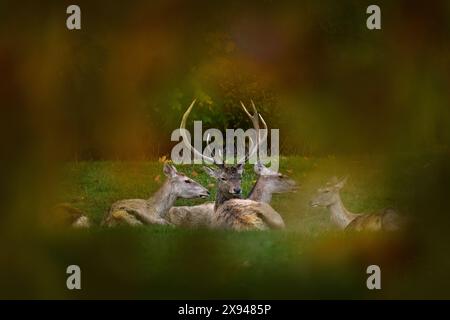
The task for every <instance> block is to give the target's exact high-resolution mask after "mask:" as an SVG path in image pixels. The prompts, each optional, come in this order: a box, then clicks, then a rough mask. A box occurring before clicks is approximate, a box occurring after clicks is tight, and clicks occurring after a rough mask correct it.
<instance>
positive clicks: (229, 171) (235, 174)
mask: <svg viewBox="0 0 450 320" xmlns="http://www.w3.org/2000/svg"><path fill="white" fill-rule="evenodd" d="M195 101H196V100H194V101H193V102H192V103H191V105H190V106H189V108H188V109H187V110H186V112H185V113H184V115H183V118H182V120H181V124H180V132H181V136H182V139H183V141H184V143H185V144H186V146H187V147H188V149H189V150H191V151H193V152H194V153H195V154H196V155H197V156H200V157H201V158H202V159H203V160H204V161H206V162H212V163H213V164H214V165H215V166H216V168H215V169H213V168H210V167H204V170H205V171H206V173H207V174H208V175H210V176H211V177H213V178H215V179H216V180H217V191H218V192H217V197H218V198H217V199H216V205H217V204H218V203H221V202H223V201H225V200H227V199H232V198H240V197H241V194H242V191H241V181H242V173H243V172H244V163H245V162H246V161H248V159H249V158H250V157H251V156H253V155H254V154H255V152H257V151H258V147H259V145H260V144H262V143H263V142H264V140H265V139H267V125H266V122H265V121H264V119H263V117H262V116H261V115H260V114H259V113H258V111H257V110H256V107H255V104H254V103H253V101H251V103H252V107H253V111H254V114H253V115H252V114H250V112H248V110H247V108H246V107H245V105H244V104H243V103H242V102H241V106H242V108H243V109H244V112H245V113H246V114H247V115H248V117H249V118H250V120H251V121H252V123H253V126H254V128H255V130H256V140H257V143H256V144H254V145H253V141H251V142H252V143H251V144H252V145H253V146H252V147H251V148H250V150H249V152H248V153H246V154H245V156H244V158H242V159H238V160H237V161H236V163H235V164H225V163H224V161H220V162H219V161H216V158H215V157H208V156H205V155H203V153H202V152H200V151H198V150H197V149H195V148H194V147H193V146H192V145H191V144H190V142H189V139H187V137H186V135H185V130H186V121H187V118H188V116H189V114H190V112H191V110H192V108H193V107H194V104H195ZM260 119H261V122H262V123H263V126H264V129H266V130H264V132H265V134H264V136H263V137H262V138H261V137H260V130H259V120H260ZM223 154H225V152H224V153H223Z"/></svg>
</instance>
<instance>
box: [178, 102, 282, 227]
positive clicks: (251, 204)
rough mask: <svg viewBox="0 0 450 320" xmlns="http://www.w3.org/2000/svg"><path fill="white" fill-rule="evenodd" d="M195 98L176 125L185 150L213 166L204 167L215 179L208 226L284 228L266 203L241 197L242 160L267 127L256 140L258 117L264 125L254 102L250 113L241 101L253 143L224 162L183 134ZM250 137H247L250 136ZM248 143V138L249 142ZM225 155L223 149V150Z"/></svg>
mask: <svg viewBox="0 0 450 320" xmlns="http://www.w3.org/2000/svg"><path fill="white" fill-rule="evenodd" d="M194 104H195V100H194V101H193V102H192V103H191V105H190V106H189V108H188V109H187V111H186V112H185V114H184V115H183V118H182V120H181V124H180V131H181V135H182V138H183V141H184V143H185V144H186V145H187V147H188V150H192V152H193V153H194V154H195V155H196V156H199V157H200V158H201V159H203V160H204V161H205V162H208V163H212V164H214V166H215V168H214V169H213V168H211V167H208V166H204V170H205V171H206V173H207V174H208V175H210V176H211V177H213V178H215V179H216V181H217V195H216V200H215V203H214V207H213V210H214V215H213V216H212V218H211V226H212V227H214V228H222V229H232V230H255V229H256V230H266V229H271V228H272V229H277V228H284V226H285V225H284V221H283V219H282V218H281V216H280V215H279V214H278V213H277V212H276V211H275V210H274V209H273V208H272V207H271V206H270V205H269V204H267V203H264V202H257V201H254V200H250V199H242V189H241V181H242V174H243V171H244V163H245V162H246V161H248V160H249V159H250V158H251V157H252V156H253V155H254V154H255V152H257V151H258V147H259V145H260V144H262V142H263V141H264V140H265V139H266V138H267V130H265V133H266V135H265V137H263V138H262V139H260V132H259V131H260V130H259V120H260V119H261V121H262V123H263V124H264V126H265V128H266V129H267V125H266V124H265V122H264V119H263V118H262V117H261V115H260V114H259V113H258V111H257V109H256V107H255V104H254V103H253V101H252V107H253V111H254V114H253V115H252V114H250V112H248V110H247V108H246V107H245V106H244V104H243V103H241V105H242V108H243V109H244V111H245V113H246V114H247V115H248V116H249V117H250V119H251V121H252V123H253V126H254V128H255V130H256V141H257V142H256V144H254V145H253V143H251V144H252V146H251V147H250V146H249V149H250V151H249V152H248V153H246V154H245V156H244V157H243V158H241V159H238V160H237V161H236V163H233V164H228V163H226V162H224V161H223V159H219V160H217V159H216V157H215V156H212V157H209V156H206V155H204V154H203V153H201V152H199V151H198V150H197V149H195V148H194V147H193V146H192V145H191V144H190V142H189V139H187V137H186V122H187V118H188V116H189V114H190V112H191V110H192V108H193V107H194ZM250 140H251V139H250ZM251 142H252V141H251ZM224 154H225V152H224ZM219 156H221V155H219Z"/></svg>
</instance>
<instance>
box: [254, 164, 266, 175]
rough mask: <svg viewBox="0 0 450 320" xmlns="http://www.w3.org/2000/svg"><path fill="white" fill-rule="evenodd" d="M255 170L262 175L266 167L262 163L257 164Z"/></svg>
mask: <svg viewBox="0 0 450 320" xmlns="http://www.w3.org/2000/svg"><path fill="white" fill-rule="evenodd" d="M253 170H254V171H255V173H256V174H257V175H261V174H262V172H263V170H264V165H263V164H262V163H261V162H259V161H258V162H256V163H255V166H254V167H253Z"/></svg>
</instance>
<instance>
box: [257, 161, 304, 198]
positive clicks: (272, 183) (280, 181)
mask: <svg viewBox="0 0 450 320" xmlns="http://www.w3.org/2000/svg"><path fill="white" fill-rule="evenodd" d="M254 170H255V173H256V174H257V175H258V176H259V178H258V182H259V183H261V185H262V186H264V189H265V190H266V191H267V192H268V193H286V192H294V191H297V189H298V186H297V183H296V182H295V181H294V180H292V179H290V178H289V177H287V176H286V175H284V174H281V173H278V172H275V171H273V170H270V169H269V168H267V167H266V166H265V165H263V164H262V163H261V162H260V161H258V162H257V163H255V166H254Z"/></svg>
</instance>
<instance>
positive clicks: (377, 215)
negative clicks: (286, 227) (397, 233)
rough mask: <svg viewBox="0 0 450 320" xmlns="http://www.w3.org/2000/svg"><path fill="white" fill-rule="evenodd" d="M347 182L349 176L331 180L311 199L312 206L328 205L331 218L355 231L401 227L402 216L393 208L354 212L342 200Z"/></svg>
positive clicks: (344, 227) (342, 227)
mask: <svg viewBox="0 0 450 320" xmlns="http://www.w3.org/2000/svg"><path fill="white" fill-rule="evenodd" d="M346 182H347V177H345V178H342V179H337V178H336V177H333V178H332V179H331V181H329V182H327V184H326V185H325V186H324V187H322V188H319V189H318V190H317V194H316V195H315V196H314V197H313V198H312V199H311V201H310V206H311V207H327V208H328V209H329V210H330V212H331V220H332V221H333V222H334V224H336V226H337V227H338V228H340V229H342V230H353V231H363V230H364V231H380V230H385V231H393V230H398V229H399V228H400V224H401V221H400V217H399V215H398V213H397V212H396V211H395V210H394V209H391V208H385V209H381V210H379V211H377V212H372V213H352V212H350V211H349V210H347V209H346V208H345V206H344V204H343V202H342V199H341V196H340V190H341V189H342V188H343V187H344V185H345V183H346Z"/></svg>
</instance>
